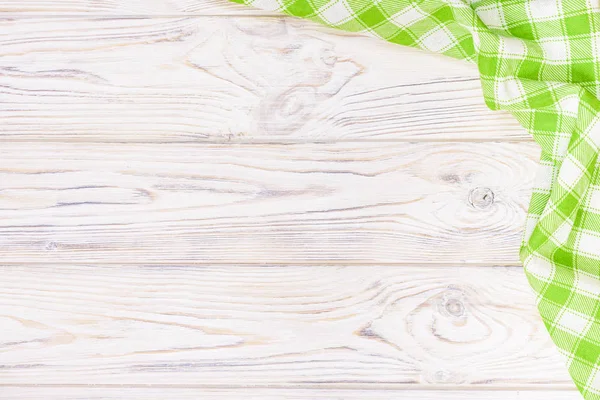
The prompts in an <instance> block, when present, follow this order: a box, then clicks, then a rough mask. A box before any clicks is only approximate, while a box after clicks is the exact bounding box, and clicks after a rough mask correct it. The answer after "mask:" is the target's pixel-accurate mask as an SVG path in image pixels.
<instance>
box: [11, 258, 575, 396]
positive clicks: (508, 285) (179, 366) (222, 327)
mask: <svg viewBox="0 0 600 400" xmlns="http://www.w3.org/2000/svg"><path fill="white" fill-rule="evenodd" d="M0 272H1V273H2V280H1V281H0V315H1V316H2V317H1V318H2V319H1V324H2V332H1V333H0V339H1V343H0V345H1V349H2V358H1V359H2V362H1V364H2V368H0V382H2V384H4V385H9V384H12V385H24V384H27V385H33V384H52V385H69V384H113V385H115V384H119V385H133V384H137V385H147V384H150V385H196V386H198V387H201V386H202V385H208V386H209V387H219V386H224V387H228V386H236V387H245V386H250V387H251V386H258V387H265V386H268V387H289V386H293V387H319V386H324V387H355V386H357V385H359V386H360V387H361V388H368V387H375V388H380V387H385V388H428V387H432V386H442V387H447V388H461V387H470V388H479V389H484V388H490V389H491V388H496V389H511V388H513V389H514V388H530V389H532V388H538V389H549V388H563V389H567V388H572V387H573V384H572V383H571V382H570V380H569V377H568V374H567V370H566V368H565V367H564V365H563V362H562V360H561V359H560V358H559V355H558V352H557V350H556V349H555V347H554V346H553V344H552V343H551V340H550V338H549V335H548V333H547V332H546V330H545V328H544V325H543V323H542V321H541V320H540V318H539V316H538V314H537V312H536V308H535V297H534V295H533V293H532V291H531V289H530V288H529V286H528V284H527V281H526V278H525V276H524V274H523V271H522V269H521V268H518V267H513V268H506V267H495V268H490V267H447V268H437V267H426V266H420V265H415V266H407V267H406V268H395V267H386V266H364V267H363V266H355V267H337V268H336V267H331V266H304V267H302V266H296V267H291V266H255V267H250V266H246V267H244V266H240V265H230V266H206V267H197V266H171V265H162V266H143V265H141V266H135V265H112V266H102V265H91V266H83V265H82V266H59V265H55V266H50V265H44V266H26V265H17V266H9V265H4V266H0ZM0 390H4V388H0Z"/></svg>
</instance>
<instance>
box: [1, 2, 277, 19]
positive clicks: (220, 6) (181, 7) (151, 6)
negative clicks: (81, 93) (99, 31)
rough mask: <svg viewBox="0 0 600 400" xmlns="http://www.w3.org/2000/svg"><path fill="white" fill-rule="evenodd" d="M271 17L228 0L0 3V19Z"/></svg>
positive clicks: (266, 13)
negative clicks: (59, 17)
mask: <svg viewBox="0 0 600 400" xmlns="http://www.w3.org/2000/svg"><path fill="white" fill-rule="evenodd" d="M214 15H227V16H229V15H237V16H239V15H247V16H257V15H273V13H269V12H267V11H262V10H258V9H255V8H252V7H247V6H241V5H239V4H236V3H233V2H231V1H228V0H128V1H114V0H94V1H89V0H0V17H1V16H4V17H11V18H24V17H38V18H39V17H57V16H70V17H96V16H98V17H106V16H113V17H122V16H130V17H131V16H154V17H160V16H214Z"/></svg>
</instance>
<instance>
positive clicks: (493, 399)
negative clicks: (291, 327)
mask: <svg viewBox="0 0 600 400" xmlns="http://www.w3.org/2000/svg"><path fill="white" fill-rule="evenodd" d="M0 394H1V395H2V398H3V399H4V400H17V399H18V400H40V399H42V400H54V399H57V400H58V399H60V400H105V399H106V400H114V399H120V400H121V399H123V398H126V399H147V400H164V399H173V400H177V399H194V400H196V399H204V398H211V399H236V400H239V399H242V398H243V399H257V400H258V399H259V400H271V399H278V400H281V399H290V400H309V399H310V400H312V399H335V400H345V399H347V400H364V399H371V400H395V399H397V400H581V396H580V395H579V393H578V392H577V391H576V390H569V391H566V390H554V391H549V390H539V391H538V390H536V391H531V390H522V391H512V390H502V391H483V390H462V391H461V390H377V389H375V390H360V389H350V390H340V389H337V390H336V389H333V390H331V389H325V390H324V389H297V388H286V389H252V388H243V389H207V388H178V389H172V388H156V389H154V388H140V387H136V388H131V387H125V388H123V387H119V388H111V387H109V388H107V387H94V386H88V387H75V388H72V387H51V388H48V387H42V388H35V387H34V388H32V387H8V388H0Z"/></svg>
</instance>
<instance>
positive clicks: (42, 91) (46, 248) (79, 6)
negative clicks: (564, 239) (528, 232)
mask: <svg viewBox="0 0 600 400" xmlns="http://www.w3.org/2000/svg"><path fill="white" fill-rule="evenodd" d="M538 156H539V150H538V147H537V146H536V145H535V144H534V143H533V142H532V141H531V140H530V138H529V137H528V136H527V134H526V132H524V130H523V129H522V128H521V127H519V126H518V124H517V123H516V122H515V121H514V120H513V119H512V117H511V116H510V115H508V114H505V113H494V112H491V111H489V110H487V109H486V107H485V105H484V103H483V100H482V98H481V90H480V88H479V80H478V74H477V69H476V67H474V66H472V65H468V64H464V63H462V62H459V61H455V60H450V59H447V58H443V57H439V56H436V55H431V54H426V53H422V52H419V51H415V50H411V49H406V48H401V47H398V46H392V45H389V44H386V43H381V42H378V41H375V40H372V39H370V38H366V37H362V36H359V35H352V34H347V33H343V32H339V31H334V30H331V29H327V28H324V27H319V26H317V25H315V24H313V23H310V22H306V21H300V20H296V19H292V18H287V17H281V16H277V15H274V14H271V13H266V12H262V11H258V10H252V9H249V8H245V7H242V6H239V5H235V4H232V3H229V2H227V1H224V0H135V1H127V2H117V1H112V0H97V1H93V2H92V1H87V0H68V1H58V0H25V1H15V0H0V272H1V274H2V275H1V278H0V398H1V399H42V398H43V399H117V398H119V399H122V398H148V399H159V398H161V399H162V398H172V399H178V398H181V399H187V398H199V397H201V398H223V399H234V398H242V397H243V398H256V399H325V398H327V399H358V398H373V399H384V398H385V399H414V400H425V399H427V400H433V399H435V400H437V399H442V400H443V399H451V400H454V399H466V400H471V399H484V400H485V399H489V400H496V399H498V400H499V399H506V400H513V399H514V400H517V399H518V400H538V399H548V400H554V399H557V400H558V399H576V398H579V395H578V394H577V392H576V391H575V389H574V386H573V384H572V383H571V381H570V379H569V377H568V374H567V372H566V369H565V368H564V367H563V366H562V361H561V360H560V358H559V356H558V354H557V351H556V349H555V348H554V346H553V345H552V343H551V341H550V339H549V337H548V335H547V333H546V331H545V328H544V326H543V324H542V322H541V320H540V318H539V316H538V315H537V312H536V310H535V298H534V295H533V293H532V292H531V290H530V289H529V287H528V285H527V281H526V278H525V276H524V274H523V271H522V268H521V267H520V265H519V261H518V255H517V251H518V246H519V241H520V237H521V234H522V229H523V223H524V218H525V213H526V207H527V203H528V200H529V195H530V192H531V187H532V185H533V183H534V180H535V170H536V165H537V162H536V160H537V158H538Z"/></svg>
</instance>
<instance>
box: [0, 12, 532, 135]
mask: <svg viewBox="0 0 600 400" xmlns="http://www.w3.org/2000/svg"><path fill="white" fill-rule="evenodd" d="M0 71H1V74H0V120H2V124H1V125H0V138H5V139H6V138H9V139H40V140H47V139H49V138H53V139H55V140H71V139H76V140H83V139H91V140H107V141H119V142H121V141H173V140H179V141H199V140H202V141H218V142H224V141H226V142H247V141H258V142H265V141H267V142H273V141H278V142H282V141H286V142H290V141H291V142H294V141H296V142H298V141H299V142H306V141H340V140H343V141H347V140H359V141H362V140H377V141H394V140H416V139H418V140H467V139H478V140H486V141H490V140H500V139H502V140H504V139H519V140H529V136H528V134H527V133H526V132H525V131H524V129H523V128H521V127H520V126H519V125H518V124H517V122H516V121H515V120H514V119H513V118H512V116H510V115H509V114H507V113H502V112H492V111H490V110H488V109H487V108H486V106H485V104H484V102H483V99H482V93H481V88H480V82H479V77H478V72H477V68H476V67H475V66H473V65H470V64H467V63H465V62H462V61H457V60H450V59H448V58H447V57H443V56H439V55H434V54H427V53H425V52H420V51H417V50H413V49H408V48H403V47H400V46H395V45H391V44H387V43H382V42H380V41H377V40H374V39H371V38H365V37H351V36H349V35H348V34H344V33H341V32H339V31H334V30H331V29H326V28H321V27H317V26H316V25H314V24H312V23H310V22H306V21H299V20H293V19H290V18H129V19H128V18H113V19H107V18H96V19H92V18H90V19H86V18H76V19H69V18H46V19H36V18H32V19H12V20H11V19H8V20H5V21H3V22H0Z"/></svg>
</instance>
